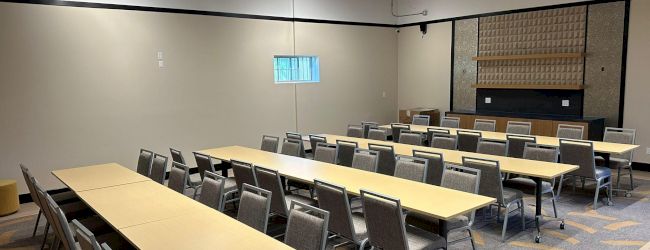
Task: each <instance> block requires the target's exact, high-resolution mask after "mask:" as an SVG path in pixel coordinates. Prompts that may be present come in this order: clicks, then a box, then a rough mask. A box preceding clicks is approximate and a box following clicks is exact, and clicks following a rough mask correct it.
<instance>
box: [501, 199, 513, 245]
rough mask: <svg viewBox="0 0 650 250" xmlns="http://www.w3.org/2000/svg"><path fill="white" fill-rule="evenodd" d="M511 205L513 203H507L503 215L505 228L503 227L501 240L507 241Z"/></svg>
mask: <svg viewBox="0 0 650 250" xmlns="http://www.w3.org/2000/svg"><path fill="white" fill-rule="evenodd" d="M510 205H512V203H508V205H506V212H505V214H504V215H503V229H501V242H505V241H506V230H507V229H508V217H509V216H508V211H509V210H510Z"/></svg>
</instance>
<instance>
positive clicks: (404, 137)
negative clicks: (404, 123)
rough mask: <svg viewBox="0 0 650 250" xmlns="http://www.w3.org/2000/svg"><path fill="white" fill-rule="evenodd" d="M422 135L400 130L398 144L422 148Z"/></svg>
mask: <svg viewBox="0 0 650 250" xmlns="http://www.w3.org/2000/svg"><path fill="white" fill-rule="evenodd" d="M422 139H423V138H422V134H421V133H419V132H415V131H410V130H402V132H401V133H400V135H399V143H403V144H409V145H415V146H422V141H423V140H422Z"/></svg>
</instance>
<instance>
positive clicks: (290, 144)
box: [280, 138, 303, 157]
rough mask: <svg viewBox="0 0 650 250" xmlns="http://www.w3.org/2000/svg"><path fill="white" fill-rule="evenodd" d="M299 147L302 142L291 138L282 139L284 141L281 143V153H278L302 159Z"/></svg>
mask: <svg viewBox="0 0 650 250" xmlns="http://www.w3.org/2000/svg"><path fill="white" fill-rule="evenodd" d="M300 145H302V141H298V140H295V139H291V138H284V141H283V142H282V151H280V153H281V154H283V155H290V156H295V157H303V156H302V155H301V151H302V150H301V149H300V148H301V147H300Z"/></svg>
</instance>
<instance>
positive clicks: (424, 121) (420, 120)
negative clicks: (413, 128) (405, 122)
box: [411, 115, 431, 126]
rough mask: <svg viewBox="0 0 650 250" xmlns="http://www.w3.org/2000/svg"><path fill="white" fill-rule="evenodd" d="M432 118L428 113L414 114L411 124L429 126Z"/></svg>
mask: <svg viewBox="0 0 650 250" xmlns="http://www.w3.org/2000/svg"><path fill="white" fill-rule="evenodd" d="M430 119H431V117H430V116H428V115H413V120H412V121H411V124H412V125H422V126H429V120H430Z"/></svg>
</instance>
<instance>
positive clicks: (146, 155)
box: [136, 149, 153, 176]
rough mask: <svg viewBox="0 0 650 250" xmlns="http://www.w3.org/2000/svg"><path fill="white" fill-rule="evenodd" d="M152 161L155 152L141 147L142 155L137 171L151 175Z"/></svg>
mask: <svg viewBox="0 0 650 250" xmlns="http://www.w3.org/2000/svg"><path fill="white" fill-rule="evenodd" d="M152 162H153V152H151V151H149V150H146V149H140V157H138V166H137V167H136V172H138V174H141V175H144V176H149V172H150V171H151V163H152Z"/></svg>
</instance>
